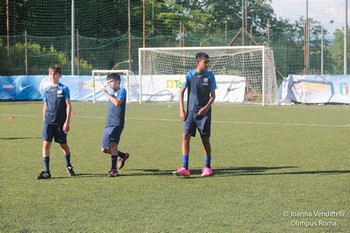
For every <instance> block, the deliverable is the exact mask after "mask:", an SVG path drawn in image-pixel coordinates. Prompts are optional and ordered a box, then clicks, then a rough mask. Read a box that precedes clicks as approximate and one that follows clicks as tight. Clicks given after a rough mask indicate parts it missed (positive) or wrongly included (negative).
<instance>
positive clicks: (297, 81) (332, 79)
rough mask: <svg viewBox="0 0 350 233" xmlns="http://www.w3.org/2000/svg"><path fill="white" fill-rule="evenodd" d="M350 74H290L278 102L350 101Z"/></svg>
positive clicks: (282, 85) (281, 88) (279, 94)
mask: <svg viewBox="0 0 350 233" xmlns="http://www.w3.org/2000/svg"><path fill="white" fill-rule="evenodd" d="M349 86H350V76H349V75H335V76H320V75H289V76H288V77H287V78H284V80H283V82H282V84H281V85H280V87H279V90H278V94H277V104H280V105H283V104H290V103H292V102H300V103H350V94H349Z"/></svg>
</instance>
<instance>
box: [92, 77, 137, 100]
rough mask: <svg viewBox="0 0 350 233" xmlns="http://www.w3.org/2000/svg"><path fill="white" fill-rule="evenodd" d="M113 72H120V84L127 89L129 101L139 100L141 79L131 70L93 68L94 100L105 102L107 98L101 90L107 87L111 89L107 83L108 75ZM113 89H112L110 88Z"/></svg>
mask: <svg viewBox="0 0 350 233" xmlns="http://www.w3.org/2000/svg"><path fill="white" fill-rule="evenodd" d="M111 73H118V74H119V75H120V78H121V84H120V86H121V87H123V88H125V89H126V91H127V97H126V101H127V102H139V101H140V100H139V99H140V96H139V89H140V88H139V80H138V78H137V77H136V76H135V74H134V73H133V72H132V71H130V70H93V71H92V87H93V102H94V103H96V102H105V101H107V98H106V96H105V94H104V93H102V92H101V91H100V90H101V89H102V88H106V89H107V90H110V89H109V87H108V84H107V80H106V78H107V76H108V75H109V74H111ZM110 91H111V90H110Z"/></svg>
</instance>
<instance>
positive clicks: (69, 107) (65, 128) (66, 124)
mask: <svg viewBox="0 0 350 233" xmlns="http://www.w3.org/2000/svg"><path fill="white" fill-rule="evenodd" d="M66 112H67V117H66V121H65V122H64V125H63V132H64V133H68V131H69V129H70V127H69V124H70V117H71V113H72V105H71V103H70V99H66Z"/></svg>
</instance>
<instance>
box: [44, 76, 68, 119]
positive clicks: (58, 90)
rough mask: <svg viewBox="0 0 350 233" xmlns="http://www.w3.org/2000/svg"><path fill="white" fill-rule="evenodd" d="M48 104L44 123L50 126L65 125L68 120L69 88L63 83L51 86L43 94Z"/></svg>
mask: <svg viewBox="0 0 350 233" xmlns="http://www.w3.org/2000/svg"><path fill="white" fill-rule="evenodd" d="M43 96H44V102H45V103H46V113H45V120H44V122H45V123H47V124H50V125H63V124H64V122H65V121H66V118H67V104H66V99H70V93H69V88H68V87H67V86H65V85H63V84H62V83H58V85H57V86H49V87H47V88H45V89H44V92H43Z"/></svg>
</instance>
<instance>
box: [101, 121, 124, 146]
mask: <svg viewBox="0 0 350 233" xmlns="http://www.w3.org/2000/svg"><path fill="white" fill-rule="evenodd" d="M123 129H124V128H123V127H121V126H113V127H106V128H105V129H104V130H103V134H102V144H101V148H104V149H109V144H110V143H111V142H114V143H116V144H117V145H118V144H119V141H120V136H121V135H122V132H123Z"/></svg>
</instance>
